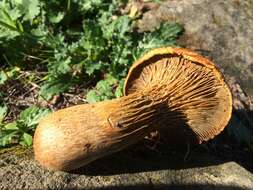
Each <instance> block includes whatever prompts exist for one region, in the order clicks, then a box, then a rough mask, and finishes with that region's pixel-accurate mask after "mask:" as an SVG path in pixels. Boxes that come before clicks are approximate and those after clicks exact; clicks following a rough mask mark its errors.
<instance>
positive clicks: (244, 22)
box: [138, 0, 253, 98]
mask: <svg viewBox="0 0 253 190" xmlns="http://www.w3.org/2000/svg"><path fill="white" fill-rule="evenodd" d="M252 10H253V1H252V0H243V1H241V0H229V1H223V0H215V1H213V0H168V1H165V2H162V3H161V5H160V6H159V7H157V8H156V9H152V10H151V11H148V12H146V13H145V14H144V15H143V18H142V19H141V20H140V21H139V23H138V26H139V27H140V30H141V31H145V30H152V29H153V28H154V27H157V26H158V25H159V24H160V22H162V21H164V20H166V21H168V20H169V21H178V22H179V23H182V24H183V25H184V28H185V34H184V35H183V37H182V38H181V39H180V40H179V43H180V44H181V45H182V46H184V47H187V48H191V49H193V50H196V51H199V52H200V53H201V54H202V55H206V56H207V57H209V58H211V59H212V60H213V61H214V62H215V63H217V64H218V66H220V67H221V68H222V70H223V72H224V73H225V74H228V75H230V76H233V77H235V78H236V79H237V80H238V81H239V83H240V85H241V86H242V89H243V90H244V91H246V94H248V95H249V96H251V98H252V97H253V88H252V83H253V33H252V31H253V11H252Z"/></svg>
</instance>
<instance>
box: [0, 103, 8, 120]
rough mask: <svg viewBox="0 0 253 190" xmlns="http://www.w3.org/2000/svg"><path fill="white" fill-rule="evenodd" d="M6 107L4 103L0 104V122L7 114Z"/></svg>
mask: <svg viewBox="0 0 253 190" xmlns="http://www.w3.org/2000/svg"><path fill="white" fill-rule="evenodd" d="M7 111H8V108H7V106H6V105H3V106H0V123H2V121H3V120H4V118H5V116H6V115H7Z"/></svg>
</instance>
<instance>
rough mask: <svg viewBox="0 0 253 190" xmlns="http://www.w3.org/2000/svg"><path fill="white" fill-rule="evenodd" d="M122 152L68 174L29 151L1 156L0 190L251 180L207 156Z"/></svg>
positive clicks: (198, 187)
mask: <svg viewBox="0 0 253 190" xmlns="http://www.w3.org/2000/svg"><path fill="white" fill-rule="evenodd" d="M135 154H136V153H132V155H131V151H130V152H129V150H128V151H124V152H121V153H117V155H116V154H115V155H112V156H110V157H107V158H104V159H102V160H98V161H96V162H94V163H92V164H90V165H88V166H87V167H85V168H83V169H80V170H79V171H75V172H72V173H65V172H53V171H48V170H46V169H44V168H42V167H40V166H39V165H37V163H36V162H35V161H34V159H33V153H32V151H31V150H26V151H25V152H24V153H21V154H17V153H15V151H14V152H13V151H9V152H7V153H2V154H1V155H0V189H12V190H14V189H101V188H102V189H175V190H179V189H187V190H189V189H190V190H191V189H192V190H193V189H194V190H202V189H205V190H206V189H212V190H213V189H217V190H230V189H232V190H234V189H238V190H243V189H244V190H252V189H253V175H252V174H251V173H250V172H248V171H247V170H246V169H244V168H243V167H241V166H240V165H238V164H236V163H235V162H221V161H219V159H217V158H215V157H212V156H210V155H205V154H203V155H201V154H198V155H190V157H189V160H188V161H186V162H185V161H184V160H183V157H180V156H179V157H178V156H176V155H174V156H172V157H171V155H170V156H168V155H167V156H166V155H163V156H159V155H157V154H156V156H155V155H153V156H151V155H149V156H148V157H147V156H146V155H144V156H140V155H138V156H137V155H135Z"/></svg>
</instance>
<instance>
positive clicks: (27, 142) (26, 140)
mask: <svg viewBox="0 0 253 190" xmlns="http://www.w3.org/2000/svg"><path fill="white" fill-rule="evenodd" d="M19 143H20V144H21V145H23V146H31V145H32V143H33V138H32V136H31V135H30V134H28V133H23V135H22V137H21V141H20V142H19Z"/></svg>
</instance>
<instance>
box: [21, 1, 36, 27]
mask: <svg viewBox="0 0 253 190" xmlns="http://www.w3.org/2000/svg"><path fill="white" fill-rule="evenodd" d="M21 5H22V11H23V13H24V14H25V16H24V18H23V19H24V20H30V21H31V22H32V21H33V19H34V18H35V17H36V16H37V15H38V14H39V13H40V6H39V5H40V2H39V0H22V4H21Z"/></svg>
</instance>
